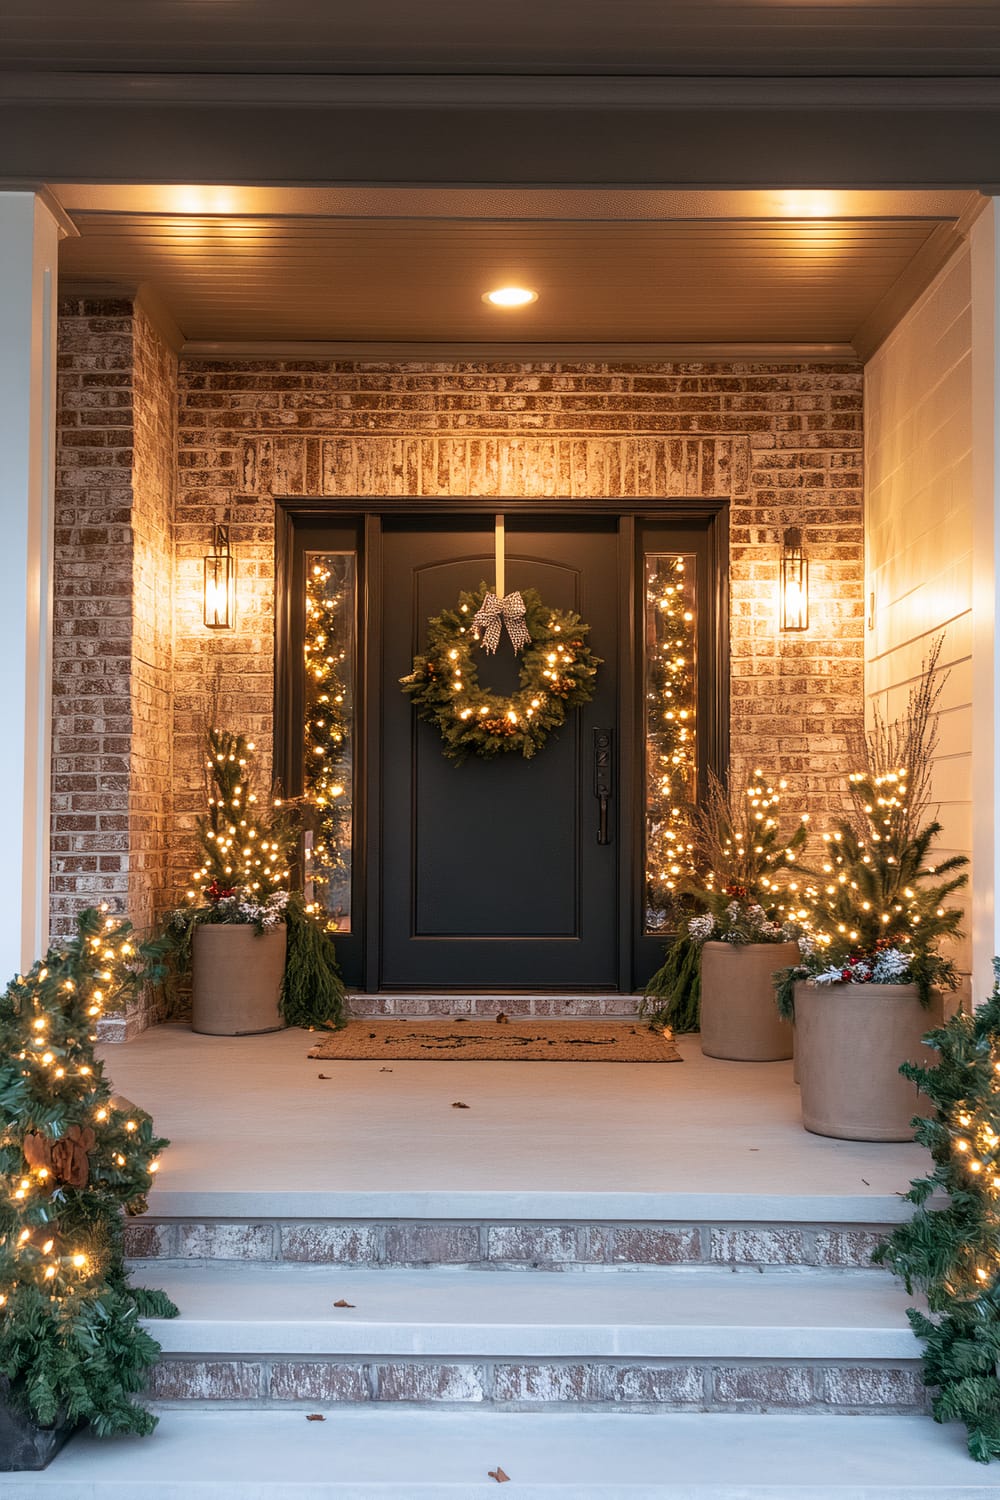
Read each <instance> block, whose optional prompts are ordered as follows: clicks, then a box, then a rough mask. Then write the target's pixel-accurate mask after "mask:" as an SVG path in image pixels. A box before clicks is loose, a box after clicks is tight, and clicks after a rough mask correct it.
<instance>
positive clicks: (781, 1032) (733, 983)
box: [701, 943, 799, 1062]
mask: <svg viewBox="0 0 1000 1500" xmlns="http://www.w3.org/2000/svg"><path fill="white" fill-rule="evenodd" d="M798 961H799V950H798V945H797V944H796V943H745V944H739V943H706V944H705V945H704V947H703V948H702V950H701V1050H702V1052H704V1054H705V1056H706V1057H725V1058H728V1059H730V1060H731V1061H733V1062H778V1061H779V1060H780V1059H781V1058H785V1057H791V1055H792V1026H791V1022H790V1021H783V1020H782V1019H781V1017H780V1016H779V1015H778V1010H777V1006H776V1004H775V999H774V981H773V979H772V975H773V974H774V972H775V970H776V969H787V968H789V967H790V966H791V965H792V964H795V963H798Z"/></svg>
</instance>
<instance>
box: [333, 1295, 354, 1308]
mask: <svg viewBox="0 0 1000 1500" xmlns="http://www.w3.org/2000/svg"><path fill="white" fill-rule="evenodd" d="M333 1305H334V1307H353V1306H354V1303H353V1302H345V1301H344V1299H343V1297H341V1299H340V1301H339V1302H335V1303H334V1304H333Z"/></svg>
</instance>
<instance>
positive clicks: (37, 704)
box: [0, 192, 60, 984]
mask: <svg viewBox="0 0 1000 1500" xmlns="http://www.w3.org/2000/svg"><path fill="white" fill-rule="evenodd" d="M59 239H60V226H59V224H58V222H57V220H56V218H55V216H54V215H53V213H52V212H51V210H50V209H49V207H48V206H47V204H46V203H45V201H44V200H43V199H42V198H41V197H40V196H39V195H38V194H37V193H33V192H0V528H2V530H0V726H2V727H0V849H2V850H3V858H2V859H0V984H5V983H6V981H7V979H8V978H9V977H10V976H11V975H12V974H13V973H14V972H15V971H17V970H19V969H23V968H24V967H25V966H26V965H28V964H30V963H31V962H32V961H33V960H34V959H35V958H36V957H38V956H40V955H41V954H43V953H44V951H45V948H46V946H47V942H48V926H49V889H48V887H49V777H50V760H51V718H52V537H53V486H54V459H55V383H56V290H57V271H58V268H57V254H58V245H59Z"/></svg>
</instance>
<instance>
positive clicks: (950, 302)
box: [865, 247, 972, 971]
mask: <svg viewBox="0 0 1000 1500" xmlns="http://www.w3.org/2000/svg"><path fill="white" fill-rule="evenodd" d="M971 345H972V308H971V278H970V257H969V253H968V248H967V247H966V248H964V249H963V250H962V251H960V252H959V253H958V254H957V255H956V256H955V257H954V259H952V260H951V261H950V262H949V263H948V265H947V266H945V268H944V269H943V270H942V271H941V273H940V275H939V276H938V277H937V279H936V280H935V281H934V283H933V284H932V285H931V286H930V287H929V288H928V290H927V291H926V292H925V293H924V295H923V296H922V297H921V299H920V301H919V302H918V303H917V304H916V305H915V306H914V307H913V308H911V309H910V311H909V312H908V313H907V315H906V317H905V318H904V319H903V321H902V322H901V323H900V324H899V326H898V327H897V328H895V329H894V330H893V332H892V334H891V335H890V337H889V338H888V339H887V340H886V342H885V343H884V344H883V345H882V347H881V348H880V349H879V350H878V352H877V353H876V354H875V355H874V356H873V358H872V359H871V361H870V362H869V364H868V366H867V368H866V370H865V465H866V506H865V555H866V601H867V605H868V608H869V610H870V606H871V600H872V596H873V595H874V614H873V615H871V614H870V615H869V621H868V629H867V630H866V647H865V691H866V703H867V708H868V714H869V718H870V717H871V713H872V709H873V706H874V704H875V703H876V702H877V703H878V704H879V705H880V707H881V709H882V711H883V713H884V714H885V715H886V716H887V717H888V718H893V717H895V716H896V715H897V714H898V713H899V712H900V711H901V710H902V709H903V707H904V706H905V703H906V698H907V694H908V693H909V690H910V688H911V686H912V685H913V683H914V680H915V679H916V678H917V677H918V676H919V673H920V666H921V662H922V660H923V659H924V658H925V657H926V655H927V652H928V650H929V648H930V646H931V644H932V642H933V641H934V640H935V638H936V637H937V636H938V635H939V634H941V632H942V631H943V632H944V635H945V644H944V650H943V652H942V655H941V663H942V665H943V666H944V667H945V668H946V669H947V670H948V671H949V673H950V675H949V678H948V682H947V685H946V687H945V690H944V696H943V698H942V713H941V718H940V744H939V747H938V753H937V758H936V762H935V771H934V795H935V798H936V799H937V801H938V802H939V804H940V818H941V822H942V823H943V825H944V835H943V840H942V845H941V848H940V851H939V852H940V853H941V854H942V855H943V854H945V853H949V854H950V853H955V852H960V853H963V854H971V850H972V802H971V785H972V707H971V704H972V355H971ZM965 904H966V906H967V905H968V902H967V901H966V903H965ZM956 957H957V959H958V962H959V964H960V966H961V967H962V969H963V970H966V971H967V970H968V968H969V966H970V954H969V944H968V940H966V941H965V942H964V943H963V944H962V945H961V950H960V952H959V953H957V954H956Z"/></svg>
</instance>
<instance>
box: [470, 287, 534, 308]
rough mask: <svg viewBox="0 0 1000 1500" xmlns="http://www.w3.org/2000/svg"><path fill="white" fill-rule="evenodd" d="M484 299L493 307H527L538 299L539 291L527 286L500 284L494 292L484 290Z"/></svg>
mask: <svg viewBox="0 0 1000 1500" xmlns="http://www.w3.org/2000/svg"><path fill="white" fill-rule="evenodd" d="M483 301H484V302H489V303H491V304H492V306H493V307H527V305H528V303H529V302H537V301H538V293H537V292H532V291H530V290H529V288H528V287H526V286H498V287H497V288H496V290H495V291H493V292H484V293H483Z"/></svg>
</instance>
